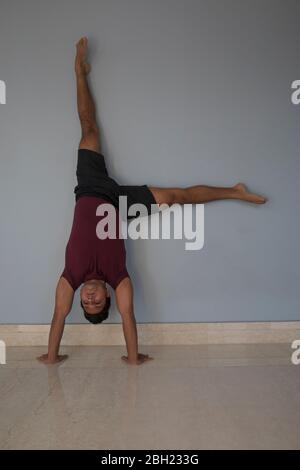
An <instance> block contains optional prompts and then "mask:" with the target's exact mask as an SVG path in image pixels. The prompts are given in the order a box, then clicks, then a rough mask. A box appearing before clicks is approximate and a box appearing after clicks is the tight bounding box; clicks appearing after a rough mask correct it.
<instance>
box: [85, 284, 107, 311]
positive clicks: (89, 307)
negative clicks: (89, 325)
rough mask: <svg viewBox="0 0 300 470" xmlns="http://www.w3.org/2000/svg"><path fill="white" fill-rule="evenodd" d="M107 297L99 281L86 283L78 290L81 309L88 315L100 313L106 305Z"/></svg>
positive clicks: (103, 285)
mask: <svg viewBox="0 0 300 470" xmlns="http://www.w3.org/2000/svg"><path fill="white" fill-rule="evenodd" d="M108 297H109V292H108V290H107V288H106V286H105V284H104V283H103V282H102V281H101V280H96V279H93V280H90V281H86V282H85V283H84V284H83V286H82V288H81V290H80V298H81V304H82V308H83V309H84V311H85V312H86V313H87V314H88V315H96V314H99V313H100V312H102V310H103V309H104V308H105V307H106V305H107V300H108Z"/></svg>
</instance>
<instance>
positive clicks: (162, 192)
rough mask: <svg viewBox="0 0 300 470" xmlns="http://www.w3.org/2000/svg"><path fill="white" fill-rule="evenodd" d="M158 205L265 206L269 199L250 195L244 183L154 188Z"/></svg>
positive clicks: (151, 188)
mask: <svg viewBox="0 0 300 470" xmlns="http://www.w3.org/2000/svg"><path fill="white" fill-rule="evenodd" d="M149 189H150V191H151V192H152V194H153V196H154V198H155V200H156V203H157V204H168V205H172V204H175V203H178V204H197V203H198V204H202V203H207V202H211V201H220V200H223V199H240V200H241V201H248V202H252V203H254V204H264V203H265V202H266V201H267V199H266V198H265V197H262V196H259V195H258V194H253V193H250V192H249V191H248V190H247V188H246V186H245V185H244V184H243V183H238V184H236V185H235V186H232V187H229V188H222V187H217V186H205V185H198V186H190V187H188V188H154V187H150V188H149Z"/></svg>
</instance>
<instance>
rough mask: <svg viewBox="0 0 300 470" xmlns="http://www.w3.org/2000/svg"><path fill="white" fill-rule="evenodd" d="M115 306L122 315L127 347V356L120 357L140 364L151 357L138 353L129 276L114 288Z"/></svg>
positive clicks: (131, 362)
mask: <svg viewBox="0 0 300 470" xmlns="http://www.w3.org/2000/svg"><path fill="white" fill-rule="evenodd" d="M116 301H117V307H118V310H119V312H120V315H121V317H122V326H123V332H124V337H125V342H126V348H127V354H128V355H127V356H122V359H123V360H124V361H125V362H127V363H129V364H142V363H143V362H146V361H149V360H151V359H153V358H152V357H149V356H148V354H139V352H138V338H137V329H136V321H135V316H134V308H133V287H132V283H131V280H130V278H129V277H126V278H125V279H123V280H122V281H121V282H120V284H119V285H118V286H117V288H116Z"/></svg>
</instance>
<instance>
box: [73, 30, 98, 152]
mask: <svg viewBox="0 0 300 470" xmlns="http://www.w3.org/2000/svg"><path fill="white" fill-rule="evenodd" d="M76 48H77V53H76V59H75V73H76V83H77V107H78V115H79V120H80V124H81V140H80V143H79V148H80V149H88V150H93V151H94V152H98V153H100V150H101V149H100V136H99V129H98V124H97V119H96V109H95V103H94V100H93V97H92V95H91V92H90V88H89V84H88V74H89V72H90V70H91V66H90V64H89V63H88V62H87V54H88V40H87V38H86V37H83V38H81V39H80V40H79V41H78V43H77V44H76Z"/></svg>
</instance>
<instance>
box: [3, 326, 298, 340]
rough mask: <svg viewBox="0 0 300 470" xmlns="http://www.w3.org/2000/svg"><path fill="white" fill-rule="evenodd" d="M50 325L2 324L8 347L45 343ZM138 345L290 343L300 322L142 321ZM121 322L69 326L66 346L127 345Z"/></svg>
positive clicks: (296, 337) (295, 337)
mask: <svg viewBox="0 0 300 470" xmlns="http://www.w3.org/2000/svg"><path fill="white" fill-rule="evenodd" d="M49 328H50V326H49V325H0V340H3V341H5V343H6V345H7V346H45V345H47V342H48V333H49ZM137 329H138V336H139V344H144V345H170V344H173V345H175V344H176V345H180V344H182V345H184V344H230V343H236V344H237V343H245V344H250V343H291V342H292V341H294V340H295V339H300V321H291V322H253V323H141V324H138V325H137ZM124 344H125V342H124V336H123V330H122V325H121V324H120V323H118V324H101V325H66V327H65V332H64V336H63V340H62V345H64V346H76V345H79V346H100V345H102V346H103V345H106V346H113V345H124Z"/></svg>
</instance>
